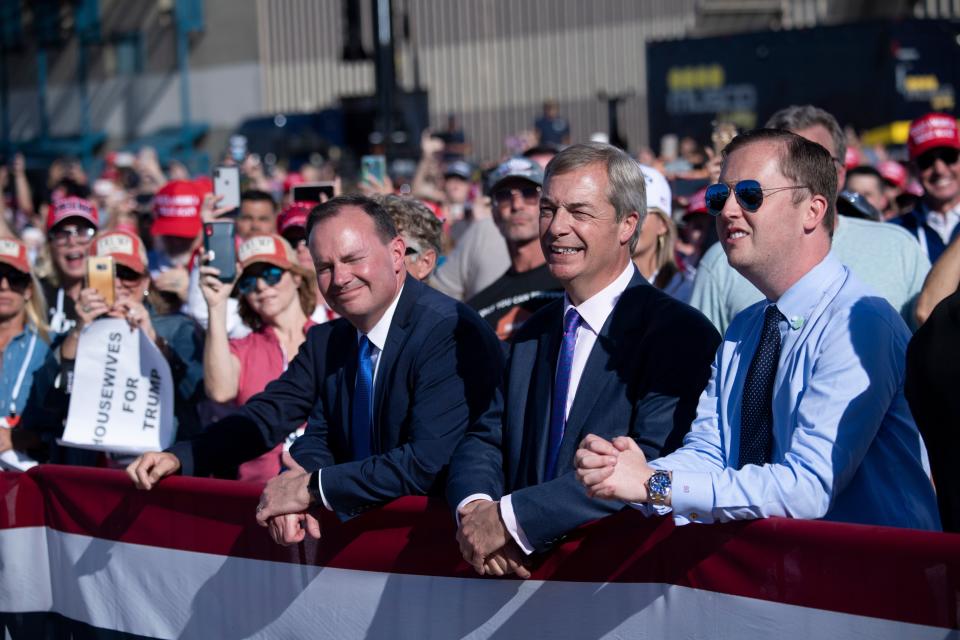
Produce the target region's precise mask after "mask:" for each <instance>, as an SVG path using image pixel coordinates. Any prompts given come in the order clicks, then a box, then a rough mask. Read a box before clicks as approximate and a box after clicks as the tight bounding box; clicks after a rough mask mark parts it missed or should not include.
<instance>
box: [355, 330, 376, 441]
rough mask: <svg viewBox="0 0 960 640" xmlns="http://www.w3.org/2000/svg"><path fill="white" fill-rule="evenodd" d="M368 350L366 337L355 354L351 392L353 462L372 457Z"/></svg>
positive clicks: (371, 376)
mask: <svg viewBox="0 0 960 640" xmlns="http://www.w3.org/2000/svg"><path fill="white" fill-rule="evenodd" d="M370 349H371V344H370V340H368V339H367V336H363V337H361V338H360V349H359V352H358V353H357V383H356V386H355V387H354V390H353V424H352V425H351V429H350V436H351V440H352V444H353V459H354V460H363V459H365V458H369V457H370V456H371V455H373V451H372V450H371V449H370V440H371V436H372V431H373V428H372V427H373V421H372V420H371V413H372V411H371V409H372V406H371V405H372V399H373V361H372V360H371V359H370Z"/></svg>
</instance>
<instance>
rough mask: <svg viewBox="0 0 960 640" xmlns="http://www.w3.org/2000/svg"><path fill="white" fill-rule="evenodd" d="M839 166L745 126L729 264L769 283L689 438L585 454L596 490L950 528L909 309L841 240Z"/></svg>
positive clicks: (728, 211)
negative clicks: (886, 295)
mask: <svg viewBox="0 0 960 640" xmlns="http://www.w3.org/2000/svg"><path fill="white" fill-rule="evenodd" d="M836 175H837V173H836V168H835V167H834V165H833V162H832V160H831V158H830V155H829V153H828V152H827V151H826V149H824V148H823V147H822V146H821V145H818V144H814V143H812V142H810V141H808V140H806V139H804V138H802V137H800V136H798V135H794V134H792V133H788V132H786V131H782V130H777V129H758V130H756V131H752V132H748V133H745V134H742V135H740V136H738V137H737V138H735V139H734V140H733V142H731V143H730V146H729V147H727V149H726V150H725V151H724V160H723V169H722V171H721V173H720V183H719V184H715V185H713V186H711V187H710V188H709V189H708V190H707V203H708V206H709V207H710V208H711V209H712V210H713V211H714V212H715V213H717V214H718V216H719V217H718V223H717V229H718V232H719V235H720V242H721V243H722V246H723V249H724V251H725V252H726V254H727V256H728V258H729V261H730V264H731V265H732V266H733V267H734V268H735V269H736V270H737V271H739V272H740V273H741V274H742V275H743V276H745V277H746V278H747V279H748V280H749V281H750V282H751V283H752V284H753V285H754V286H756V287H757V288H758V289H759V290H760V291H761V292H762V293H763V295H764V297H765V300H762V301H761V302H758V303H757V304H755V305H753V306H751V307H750V308H748V309H747V310H746V311H744V312H743V313H741V314H740V315H738V316H737V317H736V319H734V321H733V323H732V324H731V325H730V328H729V329H728V330H727V333H726V335H725V336H724V341H723V344H722V345H721V347H720V349H719V350H718V351H717V354H716V358H715V360H714V363H713V373H712V377H711V380H710V382H709V384H708V385H707V388H706V390H705V391H704V392H703V395H701V397H700V403H699V406H698V407H697V417H696V420H695V421H694V422H693V425H692V427H691V431H690V433H689V434H688V435H687V436H686V438H685V439H684V446H683V447H682V448H680V449H679V450H677V451H676V452H674V453H672V454H670V455H667V456H665V457H663V458H659V459H657V460H654V461H652V462H651V463H649V464H648V463H647V460H646V457H645V455H644V452H643V451H642V450H641V449H640V448H639V447H638V446H637V444H636V443H635V442H634V441H633V440H631V439H629V438H616V439H614V440H613V441H612V442H611V441H608V440H605V439H603V438H600V437H597V436H593V435H590V436H588V437H587V438H585V439H584V441H583V442H582V443H581V445H580V449H579V450H578V452H577V454H576V460H577V475H578V477H579V479H580V481H581V482H582V483H583V484H584V485H585V486H586V488H587V490H588V491H589V492H590V495H593V496H596V497H600V498H608V499H609V498H616V499H619V500H623V501H625V502H627V503H630V504H631V505H633V506H635V507H637V508H640V509H641V510H643V511H644V512H646V513H652V512H656V513H661V514H663V513H668V512H671V511H672V514H673V518H674V522H675V523H677V524H687V523H691V522H698V523H710V522H724V521H728V520H748V519H753V518H765V517H770V516H781V517H793V518H811V519H813V518H824V519H827V520H835V521H842V522H855V523H861V524H874V525H885V526H899V527H912V528H920V529H928V530H939V529H940V518H939V516H938V514H937V505H936V498H935V496H934V492H933V486H932V485H931V483H930V480H929V478H928V477H927V474H926V472H925V471H924V463H923V443H922V440H921V439H920V434H919V432H918V431H917V426H916V424H915V423H914V421H913V417H912V416H911V414H910V409H909V407H908V406H907V403H906V400H905V399H904V394H903V386H904V358H905V352H906V346H907V343H908V341H909V339H910V333H909V331H908V330H907V327H906V325H905V324H904V322H903V320H902V319H901V318H900V317H899V316H898V315H897V313H896V311H895V310H894V309H893V308H892V307H891V306H890V304H889V303H887V302H886V301H885V300H883V299H882V298H879V297H878V296H877V295H876V294H875V293H873V291H872V290H871V289H870V288H869V287H867V286H866V285H864V284H863V283H861V282H860V280H859V279H858V278H857V277H856V275H854V274H853V273H852V272H851V270H850V269H849V268H848V267H846V266H844V265H843V264H841V262H840V261H839V260H838V259H837V257H836V256H835V255H834V254H833V253H832V252H831V231H832V230H833V228H834V224H833V219H832V218H833V216H835V215H836V211H835V205H834V203H835V201H836V193H837V177H836Z"/></svg>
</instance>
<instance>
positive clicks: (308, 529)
mask: <svg viewBox="0 0 960 640" xmlns="http://www.w3.org/2000/svg"><path fill="white" fill-rule="evenodd" d="M269 529H270V537H271V538H272V539H273V541H274V542H276V543H277V544H279V545H283V546H285V547H286V546H289V545H292V544H298V543H300V542H303V540H304V538H306V536H307V534H308V533H309V534H310V536H311V537H313V538H316V539H317V540H319V539H320V535H321V533H322V531H321V527H320V520H319V519H318V518H317V517H315V516H313V515H311V514H309V513H289V514H286V515H282V516H274V517H273V518H270V522H269Z"/></svg>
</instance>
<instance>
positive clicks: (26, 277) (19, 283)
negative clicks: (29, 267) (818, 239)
mask: <svg viewBox="0 0 960 640" xmlns="http://www.w3.org/2000/svg"><path fill="white" fill-rule="evenodd" d="M3 280H6V281H7V284H8V285H9V286H10V288H11V289H13V290H14V291H16V292H17V293H23V292H24V291H26V290H27V287H28V286H29V285H30V274H29V273H24V272H23V271H20V270H19V269H15V268H14V267H11V266H8V265H3V266H0V282H2V281H3Z"/></svg>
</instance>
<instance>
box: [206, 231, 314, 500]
mask: <svg viewBox="0 0 960 640" xmlns="http://www.w3.org/2000/svg"><path fill="white" fill-rule="evenodd" d="M207 257H208V258H210V256H207ZM237 257H238V259H239V268H238V269H237V271H238V272H239V273H240V276H239V277H238V278H237V280H236V282H234V283H229V282H226V283H225V282H221V281H220V280H219V278H218V276H219V274H220V271H219V269H216V268H214V267H209V266H204V267H201V268H200V291H201V292H202V293H203V297H204V299H205V300H206V301H207V306H208V309H209V313H210V324H209V326H208V328H207V339H206V344H205V345H204V350H203V370H204V381H205V384H206V388H207V395H208V396H209V397H210V398H211V399H212V400H214V401H216V402H234V403H235V404H236V405H238V406H241V405H243V404H245V403H246V402H247V400H248V399H249V398H250V397H251V396H253V395H254V394H257V393H259V392H260V391H262V390H263V388H264V387H265V386H266V385H267V383H268V382H270V381H272V380H274V379H275V378H277V377H279V375H280V374H281V373H283V372H284V371H285V370H286V368H287V364H288V363H289V362H290V360H291V359H292V358H293V357H294V356H295V355H296V354H297V351H298V350H299V349H300V345H302V344H303V342H304V340H305V339H306V332H307V330H308V329H309V328H310V327H311V326H313V324H314V322H313V321H312V320H310V314H311V313H312V312H313V309H314V306H315V304H316V297H315V294H314V287H313V284H312V282H311V277H312V274H311V273H310V272H309V271H307V270H306V269H304V268H303V267H302V266H300V264H299V263H298V261H297V256H296V253H295V252H294V250H293V248H292V247H291V246H290V244H289V243H288V242H287V241H286V240H284V239H283V238H282V237H281V236H279V235H276V234H271V235H258V236H253V237H251V238H249V239H247V240H246V241H245V242H244V243H243V244H241V245H240V248H239V249H238V250H237ZM231 291H236V292H237V293H238V295H239V296H240V304H239V313H240V317H241V318H243V321H244V323H246V324H247V326H249V327H250V328H251V329H253V332H252V333H251V334H250V335H248V336H246V337H244V338H239V339H233V340H230V339H228V337H227V299H228V298H229V297H230V293H231ZM282 451H283V445H282V444H281V445H278V446H277V447H276V448H275V449H274V450H273V451H270V452H268V453H265V454H264V455H262V456H260V457H259V458H256V459H255V460H251V461H250V462H246V463H244V464H242V465H240V469H239V473H238V479H240V480H248V481H251V482H266V481H267V480H269V479H270V478H272V477H274V476H276V475H277V474H278V473H279V472H280V466H281V465H280V457H281V455H282Z"/></svg>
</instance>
